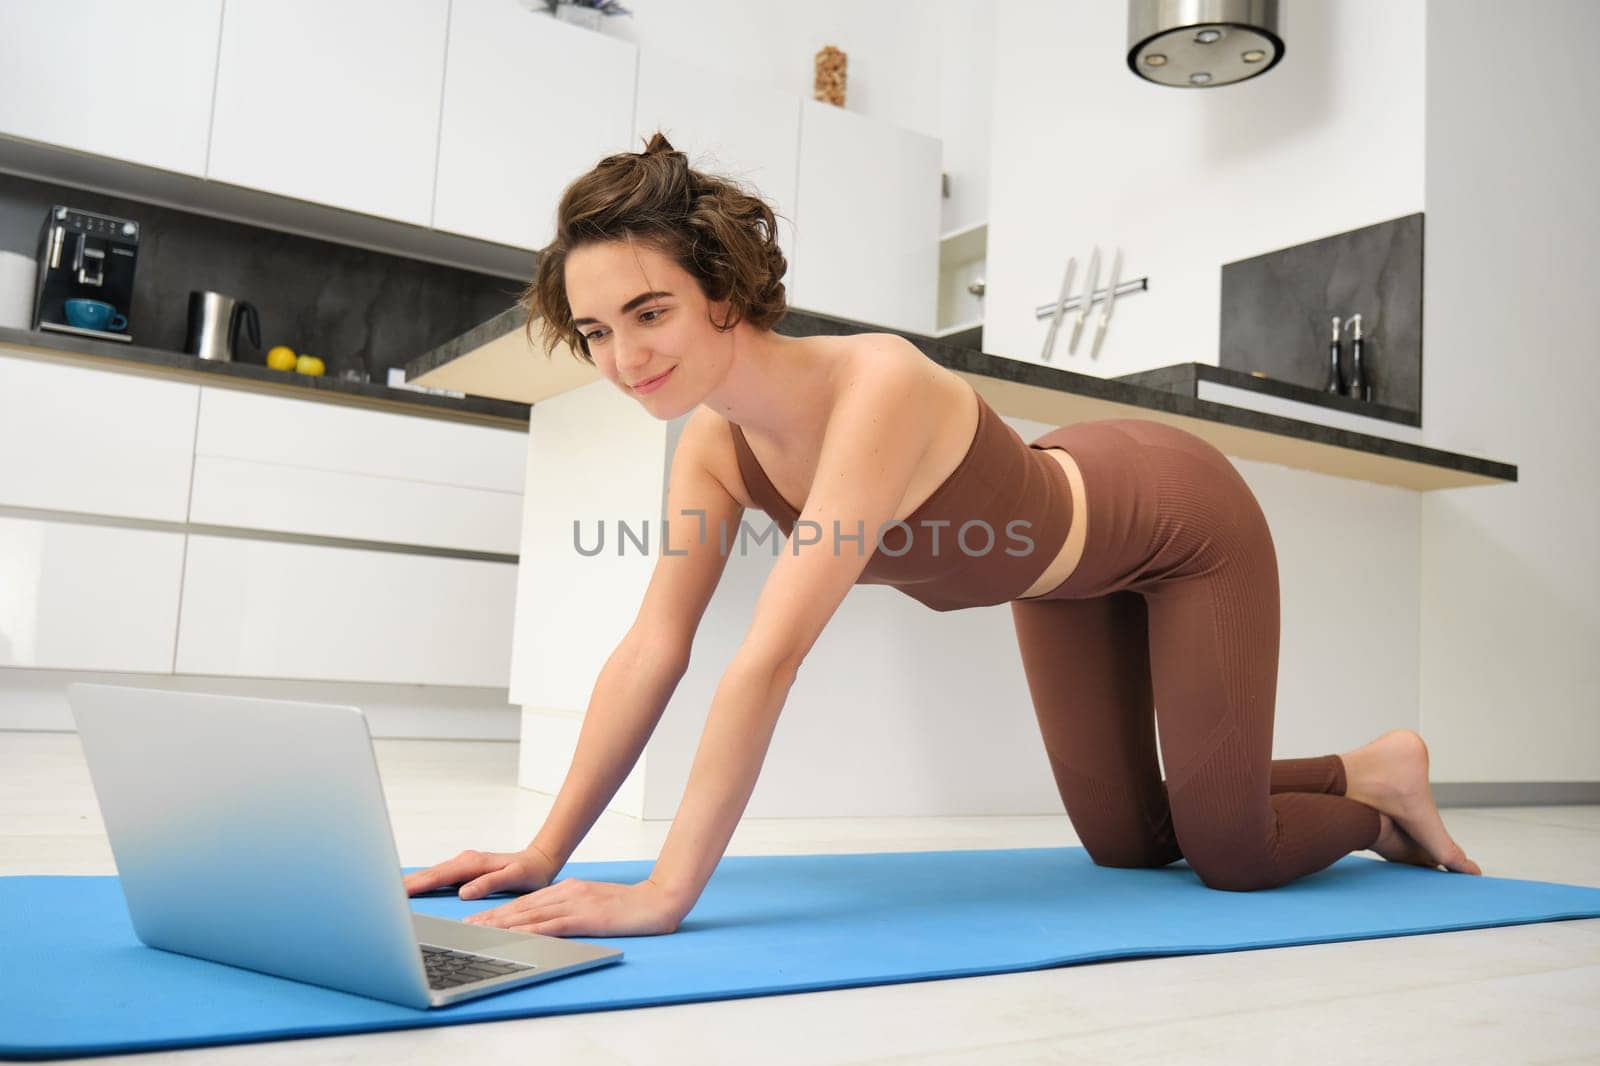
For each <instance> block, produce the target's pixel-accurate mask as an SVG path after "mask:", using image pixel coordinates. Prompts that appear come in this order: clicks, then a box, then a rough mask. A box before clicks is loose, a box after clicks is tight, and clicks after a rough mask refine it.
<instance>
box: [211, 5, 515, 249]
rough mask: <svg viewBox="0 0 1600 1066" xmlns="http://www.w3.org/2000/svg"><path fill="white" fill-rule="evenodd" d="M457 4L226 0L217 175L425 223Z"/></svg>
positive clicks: (214, 152) (214, 128)
mask: <svg viewBox="0 0 1600 1066" xmlns="http://www.w3.org/2000/svg"><path fill="white" fill-rule="evenodd" d="M448 10H449V0H340V2H339V3H336V4H329V3H323V2H321V0H228V3H227V10H226V11H225V12H224V15H223V19H222V49H221V54H220V57H219V59H218V63H217V91H216V109H215V115H214V118H213V119H212V124H211V162H210V167H209V170H208V174H209V176H210V177H212V178H215V179H217V180H219V181H226V182H232V183H233V184H235V185H245V186H249V187H250V188H253V189H262V190H265V191H266V192H271V193H278V194H280V195H283V196H292V197H295V198H297V199H301V200H311V201H314V202H316V203H321V204H328V205H331V206H334V207H342V208H348V209H350V210H353V211H361V212H365V213H366V214H369V215H379V216H382V217H384V218H393V219H399V220H401V221H403V222H412V223H415V224H417V225H422V226H426V225H427V224H428V216H429V214H430V209H431V207H432V204H433V171H434V161H435V158H436V149H437V146H438V136H439V99H440V95H441V84H442V79H443V75H444V50H445V27H446V21H447V18H446V16H447V12H448ZM519 103H520V104H522V105H523V106H527V104H528V102H527V101H521V102H519Z"/></svg>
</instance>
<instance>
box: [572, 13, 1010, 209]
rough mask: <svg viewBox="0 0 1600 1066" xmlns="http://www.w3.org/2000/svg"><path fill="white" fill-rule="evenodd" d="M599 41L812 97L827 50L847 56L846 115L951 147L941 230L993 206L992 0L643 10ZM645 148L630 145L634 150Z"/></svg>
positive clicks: (608, 27) (607, 29) (610, 22)
mask: <svg viewBox="0 0 1600 1066" xmlns="http://www.w3.org/2000/svg"><path fill="white" fill-rule="evenodd" d="M624 6H626V7H628V8H629V9H630V10H632V11H633V12H634V14H633V15H632V16H631V17H626V18H610V19H607V20H605V21H604V22H603V23H602V32H604V33H607V34H610V35H612V36H615V37H619V38H622V39H624V40H629V41H632V42H634V43H635V44H637V45H639V47H640V48H641V49H650V50H652V51H660V52H663V53H666V54H670V55H677V56H681V57H683V58H685V59H688V60H691V61H692V62H694V63H695V64H696V65H698V66H703V67H710V68H713V69H718V70H723V71H726V72H727V73H728V74H729V75H731V76H733V77H735V78H738V79H740V80H743V81H748V82H752V83H755V84H758V85H767V86H770V87H772V88H774V89H778V90H780V91H782V92H786V93H793V94H796V95H800V96H805V97H810V95H811V90H812V83H813V73H814V58H815V56H816V53H817V52H818V50H820V49H821V48H822V47H823V46H824V45H829V44H831V45H833V46H834V47H836V48H839V49H841V50H842V51H843V52H844V53H845V54H846V56H847V60H848V66H847V68H846V87H845V110H847V111H856V112H860V113H861V114H864V115H869V116H871V117H873V118H877V119H882V120H884V121H886V122H892V123H895V124H896V125H899V126H904V127H906V128H907V129H912V130H916V131H918V132H919V133H925V134H928V135H929V136H931V137H938V138H940V139H941V140H943V142H944V153H945V154H944V169H945V171H946V172H947V173H948V174H949V175H950V182H951V189H950V192H951V195H950V199H948V200H946V201H945V202H944V207H945V213H944V223H943V228H944V229H945V230H950V229H955V228H957V227H959V226H964V225H967V224H968V223H971V222H980V221H982V220H983V218H984V213H985V212H986V210H987V208H988V199H989V196H988V165H989V154H988V128H987V127H988V115H989V89H990V71H991V66H992V59H993V38H992V27H993V14H992V5H991V4H989V3H987V2H985V0H936V2H933V3H929V2H927V0H874V2H872V3H861V2H859V0H808V2H807V3H803V4H791V3H750V2H748V0H639V2H637V3H630V4H625V5H624ZM640 147H641V146H640V145H637V144H636V145H633V146H632V149H633V150H634V151H638V150H639V149H640Z"/></svg>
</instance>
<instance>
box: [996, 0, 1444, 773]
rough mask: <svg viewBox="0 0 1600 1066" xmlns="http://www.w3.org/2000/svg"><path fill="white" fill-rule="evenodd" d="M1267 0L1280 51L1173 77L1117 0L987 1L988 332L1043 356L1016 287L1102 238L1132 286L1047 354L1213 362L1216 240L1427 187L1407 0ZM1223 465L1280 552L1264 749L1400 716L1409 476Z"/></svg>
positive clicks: (1044, 280)
mask: <svg viewBox="0 0 1600 1066" xmlns="http://www.w3.org/2000/svg"><path fill="white" fill-rule="evenodd" d="M1285 6H1286V8H1288V10H1287V11H1286V12H1285V21H1284V30H1285V34H1286V39H1287V41H1288V54H1287V56H1286V58H1285V60H1284V61H1283V63H1281V64H1280V65H1279V66H1278V67H1277V68H1276V69H1275V70H1273V71H1271V72H1270V73H1268V74H1266V75H1264V76H1262V77H1260V78H1258V79H1255V80H1254V81H1250V82H1245V83H1242V84H1239V85H1232V86H1224V87H1220V88H1216V89H1207V90H1200V91H1190V90H1179V89H1171V88H1166V87H1160V86H1155V85H1150V84H1147V83H1145V82H1143V81H1140V80H1139V79H1137V78H1135V77H1134V76H1133V75H1132V74H1131V73H1129V72H1128V69H1127V66H1126V63H1125V60H1124V52H1125V41H1126V34H1127V21H1126V20H1127V8H1126V5H1125V4H1122V3H1101V4H1090V3H1081V2H1080V3H1073V4H1056V3H1051V2H1049V0H1011V2H1007V3H1003V4H1001V5H1000V7H999V10H998V14H997V23H996V27H995V42H996V52H997V57H998V60H997V62H996V63H995V65H994V71H995V84H994V99H993V120H992V122H993V131H992V136H993V145H992V154H991V161H990V172H991V186H990V218H989V252H988V293H987V296H986V300H985V302H986V305H987V306H986V318H985V322H984V348H985V350H986V351H988V352H991V353H993V354H997V355H1004V356H1009V357H1012V358H1017V359H1022V360H1025V361H1032V362H1037V361H1039V351H1040V348H1041V347H1042V345H1043V341H1044V333H1045V329H1046V325H1047V323H1044V322H1040V321H1037V320H1035V318H1034V317H1033V308H1034V307H1035V306H1037V305H1039V304H1042V303H1046V302H1048V301H1049V300H1050V299H1052V298H1053V297H1054V296H1055V294H1056V292H1057V290H1058V288H1059V286H1060V280H1061V271H1062V270H1063V268H1064V267H1065V265H1066V260H1067V257H1068V256H1071V255H1076V256H1077V257H1078V268H1079V273H1078V284H1079V285H1081V284H1082V283H1083V278H1084V273H1085V271H1086V270H1087V268H1088V256H1089V253H1090V250H1091V249H1092V247H1093V246H1094V245H1095V244H1096V243H1099V244H1100V246H1101V248H1102V250H1103V252H1104V254H1105V258H1104V260H1103V262H1102V268H1101V275H1100V284H1101V285H1102V286H1103V285H1105V284H1106V282H1107V281H1108V280H1109V272H1110V256H1111V252H1112V250H1113V249H1114V248H1115V247H1117V246H1120V247H1121V248H1122V249H1123V254H1124V260H1123V278H1124V280H1127V279H1129V278H1133V277H1137V276H1141V275H1148V276H1149V278H1150V291H1149V292H1145V293H1140V294H1138V295H1135V296H1129V297H1126V298H1124V299H1122V300H1119V301H1118V303H1117V307H1116V315H1115V317H1114V318H1113V319H1112V323H1111V327H1110V329H1109V330H1108V331H1107V333H1106V339H1105V344H1104V346H1103V347H1102V349H1101V352H1100V356H1099V358H1098V359H1097V360H1091V359H1090V357H1089V345H1090V340H1091V339H1092V338H1091V337H1089V336H1085V338H1084V339H1083V340H1082V341H1080V343H1079V347H1078V351H1077V354H1076V355H1068V354H1067V350H1066V334H1063V335H1062V336H1061V338H1060V339H1059V340H1058V342H1057V345H1056V348H1055V357H1054V359H1053V360H1052V365H1055V366H1059V367H1063V368H1064V369H1067V370H1072V371H1074V372H1077V373H1085V374H1093V375H1096V376H1100V377H1115V376H1117V375H1120V374H1127V373H1132V372H1134V371H1137V370H1144V369H1149V368H1151V367H1156V366H1166V365H1170V364H1173V363H1179V362H1186V361H1193V362H1203V363H1212V364H1215V363H1217V362H1218V361H1219V360H1218V351H1217V344H1218V333H1219V319H1218V315H1219V304H1220V299H1219V295H1220V291H1221V266H1222V264H1223V263H1225V262H1230V261H1232V260H1235V259H1240V258H1243V257H1246V256H1251V255H1257V254H1259V253H1262V252H1266V251H1271V250H1273V249H1276V248H1282V247H1285V246H1288V245H1292V244H1298V243H1300V242H1302V241H1306V240H1310V239H1313V238H1316V237H1321V236H1325V235H1327V234H1331V233H1337V232H1340V231H1342V230H1348V229H1354V228H1356V227H1358V226H1364V225H1368V224H1370V223H1373V222H1377V221H1381V220H1384V219H1389V218H1394V217H1396V216H1399V215H1404V214H1409V213H1411V212H1414V211H1418V210H1420V209H1421V208H1422V196H1423V170H1422V163H1423V161H1422V140H1423V138H1422V132H1423V131H1422V120H1423V106H1422V78H1423V63H1422V60H1423V56H1422V53H1421V47H1422V40H1423V8H1422V5H1421V3H1420V0H1409V2H1402V3H1396V2H1394V0H1341V2H1340V3H1339V4H1337V5H1334V4H1316V3H1310V4H1307V3H1300V4H1293V5H1285ZM1374 27H1381V29H1382V32H1374ZM1092 330H1093V320H1091V322H1090V324H1089V326H1088V332H1090V333H1092ZM1019 428H1020V427H1019ZM1235 465H1236V466H1237V467H1238V468H1239V470H1240V472H1241V473H1242V474H1243V475H1244V477H1245V479H1246V480H1247V481H1248V482H1249V483H1250V486H1251V488H1252V490H1253V491H1254V492H1255V493H1256V496H1257V497H1258V498H1259V499H1260V501H1261V504H1262V507H1263V509H1264V510H1265V512H1266V514H1267V518H1268V521H1269V522H1270V524H1271V527H1272V533H1273V539H1274V542H1275V544H1276V547H1277V552H1278V563H1279V572H1280V585H1281V588H1280V592H1281V600H1282V619H1283V622H1282V640H1281V647H1280V663H1279V675H1278V710H1277V724H1276V729H1275V733H1274V745H1273V747H1274V752H1275V754H1276V755H1277V757H1279V758H1290V757H1297V756H1308V755H1321V754H1327V753H1330V752H1336V751H1342V750H1346V749H1348V748H1351V747H1354V746H1356V745H1357V744H1360V743H1363V742H1365V741H1366V740H1368V739H1371V738H1372V737H1373V736H1375V735H1377V734H1378V733H1380V732H1382V731H1384V730H1386V729H1392V728H1396V727H1413V728H1414V727H1416V726H1417V725H1418V723H1419V717H1418V690H1419V686H1420V672H1419V666H1418V660H1419V653H1418V639H1419V638H1418V602H1417V592H1416V590H1417V583H1418V575H1419V567H1420V563H1419V560H1418V556H1417V551H1418V544H1419V523H1420V517H1419V516H1420V507H1421V504H1420V499H1419V497H1418V494H1417V493H1414V492H1410V491H1408V490H1403V489H1395V488H1391V487H1387V486H1380V485H1374V484H1369V483H1366V482H1357V481H1350V480H1346V479H1341V478H1334V477H1329V476H1326V475H1322V474H1314V473H1308V472H1305V471H1298V470H1290V469H1288V468H1286V467H1280V466H1275V465H1272V464H1267V463H1258V462H1249V461H1244V460H1235ZM1092 506H1093V505H1092V502H1091V507H1092Z"/></svg>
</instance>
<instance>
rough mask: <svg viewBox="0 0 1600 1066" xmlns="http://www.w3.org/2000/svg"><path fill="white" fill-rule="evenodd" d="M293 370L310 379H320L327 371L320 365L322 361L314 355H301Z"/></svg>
mask: <svg viewBox="0 0 1600 1066" xmlns="http://www.w3.org/2000/svg"><path fill="white" fill-rule="evenodd" d="M294 368H295V370H297V371H299V372H300V373H302V374H310V375H311V376H312V377H320V376H322V374H324V373H325V372H326V371H327V367H325V366H323V365H322V360H321V359H318V358H317V357H316V356H314V355H302V356H301V357H300V358H299V359H298V360H296V362H295V364H294Z"/></svg>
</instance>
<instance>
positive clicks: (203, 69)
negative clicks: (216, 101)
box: [0, 0, 222, 177]
mask: <svg viewBox="0 0 1600 1066" xmlns="http://www.w3.org/2000/svg"><path fill="white" fill-rule="evenodd" d="M221 20H222V0H162V3H161V6H160V11H159V15H155V16H153V15H152V12H151V10H150V9H149V8H148V7H147V6H146V5H143V4H130V3H126V2H125V0H6V2H5V3H4V4H0V134H5V135H8V136H11V137H19V138H24V139H27V140H31V141H42V142H44V143H46V144H54V145H59V146H61V147H63V148H72V149H75V150H77V151H80V152H90V153H92V154H94V155H101V156H109V157H112V158H115V159H125V160H128V161H130V162H133V163H141V164H143V165H145V166H151V167H160V168H161V169H163V170H171V171H177V172H179V173H182V174H191V175H194V176H196V177H201V176H204V174H205V172H206V143H207V140H208V138H209V136H210V131H211V88H212V83H213V81H214V80H215V77H216V70H217V27H218V24H219V23H220V22H221Z"/></svg>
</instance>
